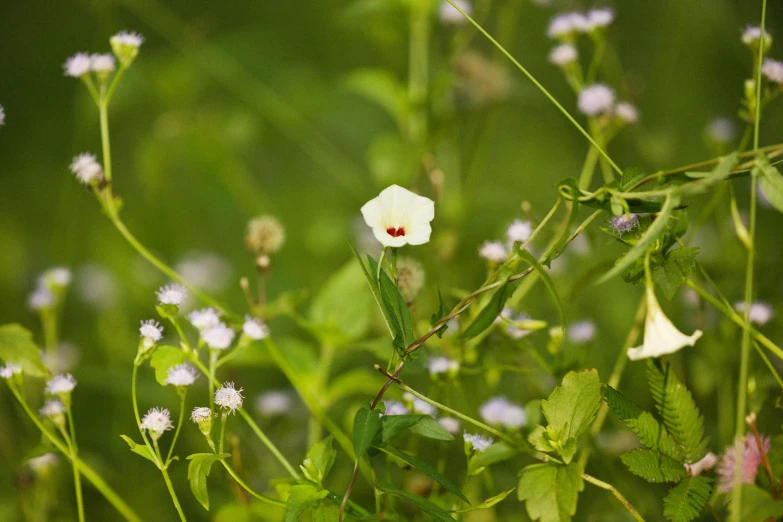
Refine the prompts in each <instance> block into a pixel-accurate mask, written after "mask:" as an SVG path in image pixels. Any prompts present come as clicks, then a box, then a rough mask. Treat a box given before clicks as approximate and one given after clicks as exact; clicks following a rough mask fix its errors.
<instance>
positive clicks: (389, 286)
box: [367, 254, 415, 351]
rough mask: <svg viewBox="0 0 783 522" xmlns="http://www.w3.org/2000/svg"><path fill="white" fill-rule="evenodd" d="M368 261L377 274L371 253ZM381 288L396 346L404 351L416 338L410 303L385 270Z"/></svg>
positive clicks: (382, 272)
mask: <svg viewBox="0 0 783 522" xmlns="http://www.w3.org/2000/svg"><path fill="white" fill-rule="evenodd" d="M367 263H368V265H369V267H370V273H372V274H376V273H377V270H378V263H377V262H376V261H375V259H373V258H372V256H370V255H369V254H368V255H367ZM373 281H375V279H373ZM379 288H380V293H381V302H382V303H383V307H384V309H385V310H386V315H387V316H388V318H389V319H390V322H391V325H392V328H393V329H394V346H395V348H397V349H398V350H400V351H403V350H405V348H407V347H408V344H409V343H412V342H413V341H414V340H415V336H414V333H413V320H412V319H411V313H410V311H409V310H408V305H407V304H406V303H405V299H404V298H403V297H402V295H401V294H400V291H399V290H398V289H397V287H396V286H395V285H394V282H393V281H392V280H391V278H390V277H389V275H388V274H387V273H386V271H385V270H381V284H380V287H379Z"/></svg>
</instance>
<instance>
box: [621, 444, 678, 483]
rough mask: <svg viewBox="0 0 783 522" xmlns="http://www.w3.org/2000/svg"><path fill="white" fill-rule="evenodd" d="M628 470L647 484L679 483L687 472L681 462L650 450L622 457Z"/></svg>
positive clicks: (630, 453) (635, 451) (632, 452)
mask: <svg viewBox="0 0 783 522" xmlns="http://www.w3.org/2000/svg"><path fill="white" fill-rule="evenodd" d="M620 460H622V461H623V464H625V465H626V466H627V467H628V469H629V470H630V471H631V473H633V474H634V475H638V476H640V477H642V478H643V479H644V480H646V481H647V482H653V483H660V482H678V481H679V480H680V479H681V478H683V477H684V476H685V475H686V474H687V472H686V471H685V467H684V466H683V464H682V463H681V462H677V461H676V460H674V459H673V458H671V457H668V456H666V455H663V454H662V453H658V452H655V451H652V450H648V449H641V448H639V449H635V450H633V451H628V452H626V453H623V454H622V455H620Z"/></svg>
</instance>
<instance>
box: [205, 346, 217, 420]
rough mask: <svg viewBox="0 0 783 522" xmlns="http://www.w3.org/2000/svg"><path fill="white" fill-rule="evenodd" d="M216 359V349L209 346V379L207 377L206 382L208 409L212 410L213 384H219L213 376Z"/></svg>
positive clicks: (213, 401)
mask: <svg viewBox="0 0 783 522" xmlns="http://www.w3.org/2000/svg"><path fill="white" fill-rule="evenodd" d="M217 359H218V351H217V350H215V349H213V348H210V349H209V373H208V374H207V376H208V377H209V379H207V383H208V384H209V409H210V410H214V409H215V386H217V385H219V384H220V382H219V381H218V380H217V378H216V377H215V370H216V368H217Z"/></svg>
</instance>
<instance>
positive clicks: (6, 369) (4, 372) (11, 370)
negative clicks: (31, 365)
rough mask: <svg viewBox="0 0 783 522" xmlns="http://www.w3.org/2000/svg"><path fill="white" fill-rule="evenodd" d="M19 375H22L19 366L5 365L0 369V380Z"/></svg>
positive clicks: (20, 366) (13, 364)
mask: <svg viewBox="0 0 783 522" xmlns="http://www.w3.org/2000/svg"><path fill="white" fill-rule="evenodd" d="M19 373H22V365H21V364H15V363H6V365H5V366H3V367H0V378H2V379H10V378H11V377H13V376H14V375H17V374H19Z"/></svg>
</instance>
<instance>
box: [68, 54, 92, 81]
mask: <svg viewBox="0 0 783 522" xmlns="http://www.w3.org/2000/svg"><path fill="white" fill-rule="evenodd" d="M91 64H92V61H91V60H90V55H89V54H87V53H76V54H74V55H73V56H71V57H70V58H68V59H67V60H66V61H65V64H64V65H63V69H64V70H65V75H66V76H71V77H73V78H81V77H82V76H84V75H85V74H87V73H89V72H90V65H91Z"/></svg>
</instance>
